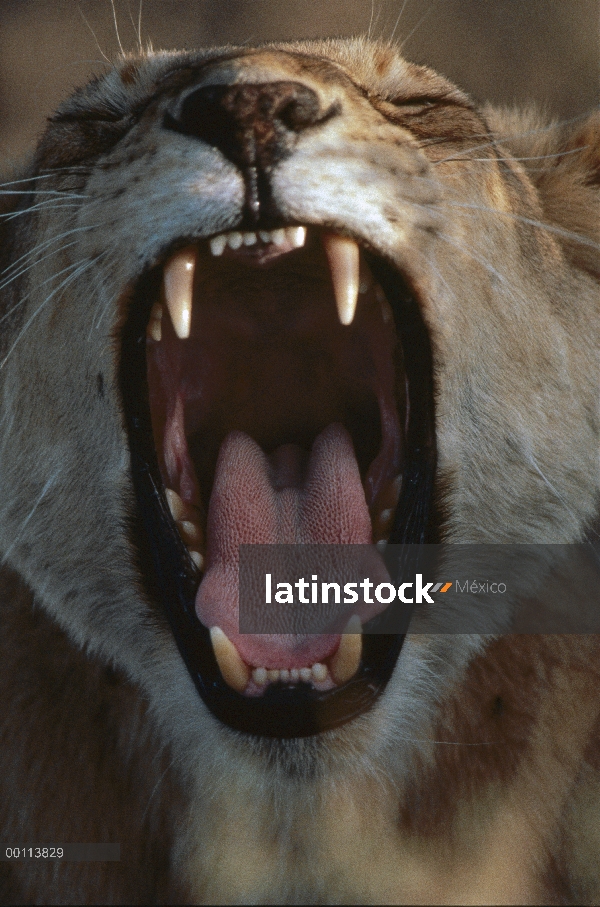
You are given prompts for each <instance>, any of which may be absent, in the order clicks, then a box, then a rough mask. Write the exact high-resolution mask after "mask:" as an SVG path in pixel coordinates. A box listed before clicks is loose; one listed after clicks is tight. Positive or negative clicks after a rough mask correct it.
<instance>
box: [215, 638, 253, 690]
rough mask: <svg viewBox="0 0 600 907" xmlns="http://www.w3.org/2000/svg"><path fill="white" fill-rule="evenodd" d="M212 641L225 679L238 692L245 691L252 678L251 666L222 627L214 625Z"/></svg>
mask: <svg viewBox="0 0 600 907" xmlns="http://www.w3.org/2000/svg"><path fill="white" fill-rule="evenodd" d="M210 641H211V642H212V647H213V651H214V653H215V658H216V659H217V664H218V665H219V670H220V672H221V674H222V675H223V680H224V681H225V683H226V684H228V685H229V686H230V687H231V688H232V689H234V690H237V692H238V693H243V691H244V690H245V689H246V685H247V683H248V680H249V678H250V668H249V667H248V666H247V665H246V664H245V663H244V662H243V661H242V658H241V656H240V654H239V652H238V650H237V649H236V647H235V646H234V644H233V643H232V642H231V640H230V639H228V638H227V636H226V635H225V633H223V631H222V630H221V628H220V627H212V629H211V631H210Z"/></svg>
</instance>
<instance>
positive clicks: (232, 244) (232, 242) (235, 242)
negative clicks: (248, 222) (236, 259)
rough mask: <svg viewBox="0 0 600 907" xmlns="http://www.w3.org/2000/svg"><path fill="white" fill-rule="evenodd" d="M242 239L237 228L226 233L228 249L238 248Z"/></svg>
mask: <svg viewBox="0 0 600 907" xmlns="http://www.w3.org/2000/svg"><path fill="white" fill-rule="evenodd" d="M243 241H244V240H243V237H242V234H241V233H238V232H237V230H234V231H233V233H228V234H227V245H228V246H229V248H230V249H239V247H240V246H241V245H242V243H243Z"/></svg>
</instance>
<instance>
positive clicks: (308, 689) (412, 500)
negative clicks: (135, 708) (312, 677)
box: [119, 256, 436, 738]
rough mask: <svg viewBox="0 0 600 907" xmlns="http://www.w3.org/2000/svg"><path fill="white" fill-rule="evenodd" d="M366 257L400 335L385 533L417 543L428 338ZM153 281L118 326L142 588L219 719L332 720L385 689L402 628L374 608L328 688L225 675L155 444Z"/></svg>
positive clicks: (423, 484)
mask: <svg viewBox="0 0 600 907" xmlns="http://www.w3.org/2000/svg"><path fill="white" fill-rule="evenodd" d="M369 265H370V267H371V269H372V271H373V273H374V275H375V277H376V278H377V280H378V281H379V283H380V284H381V286H382V288H383V289H384V291H385V293H386V296H387V299H388V301H389V303H390V305H391V306H392V310H393V312H394V317H395V319H396V324H397V327H398V331H399V334H400V336H401V337H402V343H403V347H404V356H405V369H406V374H407V378H408V385H409V398H410V423H409V430H408V439H407V447H408V462H407V464H406V469H405V474H404V480H403V487H402V491H401V494H400V500H399V503H398V507H397V509H396V515H395V519H394V526H393V529H392V533H391V536H390V541H391V542H394V543H406V544H411V545H420V544H423V543H425V542H432V541H435V537H434V536H435V533H434V529H433V525H432V521H431V519H430V515H431V508H430V503H431V500H432V492H433V480H434V474H435V460H436V452H435V425H434V400H433V376H432V359H431V347H430V343H429V337H428V334H427V330H426V328H425V325H424V323H423V320H422V318H421V314H420V311H419V307H418V304H417V302H416V300H415V298H414V296H413V295H412V294H411V293H410V291H409V290H408V287H407V285H406V283H405V282H404V281H403V280H402V279H401V278H400V277H399V275H398V274H397V272H396V271H395V270H394V269H393V268H392V267H391V266H390V265H388V264H387V263H385V262H383V261H382V260H381V259H378V258H376V257H375V256H369ZM159 283H160V269H154V270H153V271H151V272H149V273H147V274H146V275H144V276H143V277H142V279H141V280H140V282H139V284H138V287H137V290H136V292H135V294H134V298H133V300H132V304H131V306H130V311H129V315H128V318H127V320H126V323H125V326H124V329H123V335H122V347H121V348H122V355H121V362H120V375H119V379H120V380H119V383H120V388H121V394H122V399H123V408H124V413H125V421H126V428H127V433H128V438H129V445H130V451H131V468H132V480H133V485H134V490H135V494H136V498H137V503H138V508H137V511H136V513H135V514H134V518H133V523H132V527H131V529H132V537H133V542H134V548H135V550H136V551H137V554H138V559H139V569H140V574H141V577H142V582H143V584H144V587H145V589H146V592H147V594H148V596H149V598H150V600H151V601H154V602H156V604H157V605H158V606H159V607H160V608H162V610H163V612H164V613H165V614H166V616H167V618H168V620H169V623H170V625H171V629H172V632H173V635H174V637H175V640H176V642H177V645H178V647H179V651H180V653H181V656H182V658H183V660H184V662H185V664H186V667H187V669H188V671H189V672H190V675H191V677H192V679H193V680H194V683H195V685H196V688H197V690H198V693H199V694H200V696H201V698H202V700H203V701H204V703H205V704H206V706H207V707H208V709H209V710H210V711H211V712H212V714H213V715H214V716H215V717H216V718H218V719H219V720H221V721H222V722H223V723H224V724H226V725H228V726H229V727H231V728H232V729H234V730H236V731H242V732H244V733H247V734H252V735H256V736H264V737H272V738H273V737H274V738H293V737H306V736H312V735H314V734H318V733H322V732H324V731H327V730H331V729H333V728H336V727H339V726H340V725H343V724H345V723H347V722H349V721H351V720H352V719H353V718H356V717H357V716H359V715H360V714H362V713H363V712H365V711H366V710H367V709H368V708H370V707H371V706H372V705H373V704H374V702H375V701H376V699H377V698H378V697H379V695H380V694H381V693H382V691H383V690H384V689H385V686H386V684H387V682H388V680H389V679H390V677H391V674H392V672H393V670H394V667H395V664H396V661H397V659H398V656H399V654H400V650H401V648H402V644H403V641H404V635H403V634H393V633H389V632H386V622H385V618H386V614H385V612H384V614H382V615H380V616H379V617H377V618H375V619H374V621H372V622H371V623H370V625H369V629H370V630H371V632H370V633H366V634H365V635H364V637H363V655H362V660H361V665H360V667H359V670H358V672H357V674H356V675H355V676H354V677H353V678H352V679H351V680H350V681H349V682H348V683H346V684H344V685H343V686H341V687H338V688H336V689H333V690H330V691H327V692H318V691H317V690H315V689H314V688H313V687H312V686H309V685H308V684H303V683H299V684H297V685H294V686H291V685H290V686H285V685H282V684H277V685H273V686H270V687H269V688H267V690H266V691H265V693H264V695H263V696H261V697H256V698H250V697H245V696H243V695H241V694H239V693H237V692H235V691H234V690H233V689H231V688H230V687H229V686H228V685H227V684H226V683H225V681H224V680H223V678H222V676H221V673H220V671H219V668H218V666H217V663H216V659H215V657H214V654H213V649H212V645H211V642H210V636H209V631H208V629H207V628H206V627H204V626H203V625H202V624H201V623H200V622H199V621H198V619H197V617H196V613H195V607H194V604H195V595H196V590H197V586H198V578H199V575H198V573H197V571H196V569H195V568H194V566H193V564H192V562H191V560H190V558H189V556H188V554H187V550H186V548H185V546H184V544H183V542H182V541H181V539H180V537H179V535H178V533H177V531H176V529H175V526H174V524H173V521H172V519H171V516H170V513H169V510H168V507H167V503H166V498H165V493H164V488H163V483H162V479H161V477H160V472H159V468H158V463H157V458H156V451H155V448H154V440H153V435H152V425H151V417H150V408H149V403H148V399H149V398H148V385H147V377H146V375H147V373H146V325H147V322H148V317H149V309H150V305H151V300H153V299H155V298H157V295H158V290H159ZM402 568H403V569H405V568H406V565H405V564H403V565H402ZM399 569H400V565H398V570H399ZM373 631H376V632H373Z"/></svg>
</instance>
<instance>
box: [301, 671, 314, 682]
mask: <svg viewBox="0 0 600 907" xmlns="http://www.w3.org/2000/svg"><path fill="white" fill-rule="evenodd" d="M300 680H303V681H304V682H305V683H308V681H309V680H312V671H311V669H310V668H300Z"/></svg>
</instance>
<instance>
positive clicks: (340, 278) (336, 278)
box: [323, 233, 360, 324]
mask: <svg viewBox="0 0 600 907" xmlns="http://www.w3.org/2000/svg"><path fill="white" fill-rule="evenodd" d="M323 245H324V246H325V252H326V253H327V258H328V259H329V268H330V270H331V280H332V282H333V291H334V293H335V304H336V306H337V310H338V317H339V319H340V321H341V323H342V324H352V322H353V320H354V313H355V312H356V302H357V299H358V287H359V266H360V250H359V248H358V245H357V244H356V243H355V242H354V240H353V239H348V238H347V237H345V236H338V235H337V234H335V233H324V234H323Z"/></svg>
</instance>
